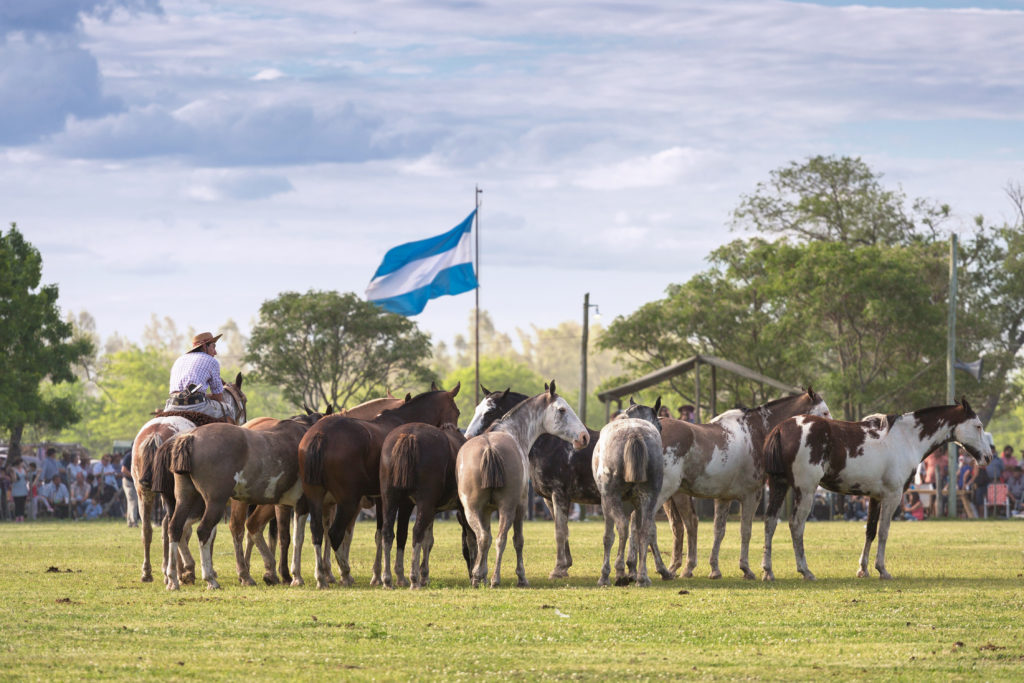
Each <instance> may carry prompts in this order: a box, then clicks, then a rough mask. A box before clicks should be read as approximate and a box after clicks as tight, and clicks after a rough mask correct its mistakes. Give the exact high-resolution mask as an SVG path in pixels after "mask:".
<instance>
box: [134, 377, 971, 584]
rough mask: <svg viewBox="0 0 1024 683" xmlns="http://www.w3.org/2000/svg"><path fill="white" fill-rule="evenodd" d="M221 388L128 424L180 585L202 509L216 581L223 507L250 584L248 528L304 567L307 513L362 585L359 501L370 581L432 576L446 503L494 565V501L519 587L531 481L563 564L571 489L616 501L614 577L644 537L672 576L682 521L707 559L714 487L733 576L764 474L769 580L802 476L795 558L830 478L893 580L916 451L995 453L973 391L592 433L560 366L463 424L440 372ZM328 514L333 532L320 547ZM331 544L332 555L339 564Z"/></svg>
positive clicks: (148, 508) (269, 556)
mask: <svg viewBox="0 0 1024 683" xmlns="http://www.w3.org/2000/svg"><path fill="white" fill-rule="evenodd" d="M225 387H226V391H225V396H226V397H227V399H228V404H229V406H230V407H231V409H232V415H233V419H232V422H210V421H209V420H208V418H205V416H202V415H199V414H195V413H176V414H158V415H157V417H155V418H154V419H152V420H150V421H149V422H147V423H146V424H145V425H144V426H143V428H142V429H141V430H140V431H139V434H138V435H137V436H136V438H135V441H134V443H133V446H132V453H133V458H132V474H133V478H134V480H135V482H136V487H137V489H138V492H139V497H140V501H141V502H142V505H143V520H144V523H143V529H142V537H143V549H144V561H143V566H142V580H143V581H152V580H153V576H152V569H151V563H150V544H151V540H152V528H151V524H150V520H151V518H152V509H153V505H154V504H155V501H156V497H157V496H158V495H159V496H160V498H161V499H162V502H163V504H164V506H165V510H166V512H167V514H165V515H164V521H163V534H162V536H163V541H164V542H163V550H164V558H163V566H162V569H163V574H164V582H165V585H166V587H167V588H168V589H171V590H176V589H178V588H179V587H180V584H181V583H183V582H185V583H188V582H193V581H194V580H195V562H194V560H193V559H192V557H191V555H190V553H189V551H188V539H189V535H190V529H191V526H192V524H193V523H197V527H196V529H197V536H198V539H199V546H200V555H201V569H202V578H203V579H204V580H205V581H206V582H207V585H208V586H209V587H210V588H218V587H219V584H218V582H217V574H216V572H215V571H214V568H213V558H212V548H213V542H214V539H215V537H216V527H217V523H218V521H220V519H221V518H222V517H223V516H224V514H225V511H226V509H227V508H228V507H229V506H230V523H229V529H230V531H231V535H232V539H233V541H234V547H235V559H236V565H237V571H238V577H239V581H240V582H241V583H243V584H246V585H253V584H254V583H255V581H254V580H253V579H252V576H251V575H250V573H249V560H250V553H251V548H252V546H253V545H255V547H256V548H257V549H258V550H259V552H260V554H261V555H262V557H263V561H264V568H265V572H264V576H263V579H264V581H265V582H266V583H268V584H274V583H278V582H279V581H280V580H283V581H285V582H290V583H291V584H292V585H302V583H303V579H302V576H301V550H302V545H303V537H304V530H305V522H306V519H307V518H308V520H309V524H310V530H311V537H312V541H313V546H314V558H315V574H316V581H317V585H318V587H320V588H327V587H328V586H329V585H330V584H332V583H340V584H341V585H351V584H352V583H353V578H352V572H351V566H350V563H349V559H348V558H349V547H350V545H351V542H352V535H353V531H354V526H355V521H356V518H357V517H358V514H359V511H360V509H361V508H362V507H364V506H368V505H376V508H377V517H376V519H377V535H376V543H377V555H376V559H375V562H374V568H373V579H372V581H371V584H372V585H384V586H386V587H393V586H396V585H398V586H407V585H408V586H411V587H413V588H422V587H425V586H427V585H428V583H429V580H430V552H431V549H432V546H433V533H432V527H433V521H434V517H435V514H436V513H437V512H441V511H446V510H450V511H455V512H456V515H457V518H458V520H459V522H460V524H461V526H462V551H463V556H464V559H465V561H466V567H467V573H468V575H469V579H470V582H471V584H472V585H473V586H474V587H475V586H478V585H479V584H480V583H482V582H485V581H486V580H487V575H488V562H487V560H488V555H489V550H490V546H491V541H492V535H491V518H492V515H493V513H495V512H496V513H497V523H498V530H497V536H496V537H495V545H496V554H495V566H494V571H493V574H492V575H491V577H490V584H491V586H498V585H500V583H501V564H502V557H503V555H504V551H505V547H506V542H507V537H508V532H509V530H510V529H511V530H512V535H513V547H514V548H515V551H516V576H517V585H519V586H526V585H528V582H527V579H526V572H525V566H524V563H523V518H524V515H525V512H526V500H527V491H528V486H529V485H530V484H531V483H532V485H533V488H534V490H535V491H536V493H537V494H538V495H539V496H541V497H542V498H543V499H544V500H545V502H546V503H547V505H548V507H549V509H550V510H551V512H552V516H553V518H554V522H555V524H554V526H555V546H556V561H555V567H554V569H553V570H552V571H551V574H550V576H551V578H559V577H567V576H568V570H569V568H570V567H571V566H572V564H573V562H572V554H571V552H570V548H569V540H568V518H569V508H570V505H571V504H572V503H574V502H576V503H582V504H600V505H601V508H602V512H603V514H604V519H605V534H604V563H603V566H602V569H601V574H600V579H599V581H598V583H599V585H608V584H609V583H610V582H611V579H610V573H611V561H610V559H611V550H612V546H613V545H614V541H615V534H616V532H617V533H618V536H619V545H618V550H617V556H616V562H615V571H616V576H615V583H616V584H617V585H626V584H630V583H634V582H635V583H636V584H637V585H641V586H643V585H649V584H650V578H649V577H648V574H647V565H646V558H647V550H648V548H649V549H650V551H651V555H652V557H653V559H654V562H655V567H656V570H657V571H658V573H659V574H660V575H661V577H662V578H664V579H671V578H674V577H675V576H676V574H677V571H678V570H679V569H680V568H681V567H683V562H682V547H683V541H684V539H685V540H686V542H687V559H686V565H685V568H683V576H687V577H689V576H692V575H693V569H694V568H695V566H696V562H697V546H696V528H697V516H696V513H695V511H694V508H693V505H692V501H691V497H702V498H713V499H715V518H714V519H715V521H714V541H713V544H712V549H711V557H710V564H711V574H710V576H711V578H719V577H721V575H722V574H721V571H720V569H719V566H718V554H719V549H720V546H721V542H722V539H723V537H724V535H725V524H726V519H727V517H728V513H729V507H730V504H731V502H732V501H733V500H738V501H739V502H740V538H741V548H740V562H739V566H740V570H741V571H742V572H743V576H744V577H745V578H748V579H753V578H756V577H755V575H754V573H753V572H752V571H751V569H750V564H749V549H750V536H751V531H752V526H753V518H754V512H755V510H756V509H757V506H758V504H759V503H760V500H761V497H762V495H763V492H764V490H765V484H766V482H767V486H768V491H769V498H768V503H767V506H766V513H765V544H764V555H763V558H762V563H761V566H762V569H763V579H764V580H772V579H774V574H773V571H772V553H771V550H772V537H773V535H774V532H775V528H776V526H777V523H778V517H779V513H780V510H781V508H782V503H783V501H784V499H785V497H786V494H787V492H788V491H790V490H792V491H793V503H794V504H793V508H792V514H791V517H790V520H789V524H790V531H791V534H792V539H793V549H794V553H795V556H796V564H797V570H798V571H799V572H800V573H801V574H802V575H803V577H804V578H805V579H813V578H814V575H813V573H811V571H810V569H809V568H808V567H807V561H806V557H805V554H804V548H803V530H804V524H805V522H806V519H807V516H808V514H809V512H810V509H811V506H812V504H813V499H814V495H813V494H814V491H815V489H816V488H817V487H818V486H819V485H820V486H823V487H825V488H826V489H829V490H831V491H835V492H838V493H842V494H858V495H867V496H869V497H870V501H871V502H870V506H869V516H868V523H867V530H866V534H865V536H866V539H865V544H864V550H863V552H862V554H861V558H860V566H859V571H858V576H867V575H868V555H869V551H870V548H871V545H872V543H873V541H874V539H875V536H876V533H877V536H878V550H877V553H876V561H875V568H876V569H877V571H878V573H879V576H880V577H881V578H892V577H891V575H890V574H889V573H888V571H887V570H886V567H885V545H886V541H887V537H888V530H889V522H890V520H891V519H892V516H893V513H894V512H895V510H896V507H897V506H898V505H899V503H900V499H901V497H902V494H903V491H904V490H905V489H906V487H907V485H908V483H909V481H910V479H911V477H912V475H913V472H914V469H915V467H916V465H917V463H918V462H920V460H921V459H922V458H923V457H924V456H925V455H927V453H929V452H931V451H932V450H934V449H935V448H937V447H939V446H941V445H943V444H945V443H949V442H956V443H959V444H960V445H961V446H962V447H963V448H964V449H965V450H966V451H967V452H968V453H969V454H970V455H972V456H973V457H974V458H975V459H976V460H978V461H979V462H980V463H981V464H983V465H984V464H987V462H988V461H989V459H990V458H991V452H990V450H989V447H988V445H987V442H986V441H985V439H984V432H983V427H982V425H981V422H980V420H979V419H978V417H977V416H976V415H975V414H974V412H973V411H972V410H971V408H970V406H969V405H968V404H967V401H966V399H963V400H961V401H959V402H957V403H956V404H954V405H951V406H936V407H932V408H925V409H922V410H918V411H914V412H910V413H904V414H902V415H872V416H869V417H868V418H866V419H865V420H863V421H861V422H843V421H838V420H833V419H831V416H830V413H829V410H828V406H827V405H826V404H825V401H824V400H823V399H822V397H821V396H820V395H819V394H817V393H815V392H814V391H813V390H811V389H810V388H808V389H807V390H806V391H805V392H803V393H801V394H797V395H793V396H786V397H783V398H780V399H776V400H774V401H771V402H769V403H766V404H764V405H761V406H759V407H756V408H752V409H735V410H729V411H726V412H724V413H722V414H720V415H718V416H717V417H715V418H714V419H713V420H712V421H711V422H709V423H706V424H700V425H698V424H691V423H689V422H683V421H680V420H674V419H671V418H660V419H659V418H658V417H657V414H658V408H659V407H660V399H659V400H658V402H657V403H656V404H655V405H654V406H653V407H650V406H644V405H638V404H635V403H633V402H632V401H631V402H630V403H631V405H630V406H629V408H627V409H626V410H625V411H624V412H623V414H622V415H620V416H619V417H617V418H616V419H614V420H612V421H611V422H609V423H608V424H607V425H606V426H605V427H604V428H603V429H602V430H601V431H600V432H595V431H592V430H589V429H588V428H587V427H586V426H585V425H584V424H583V423H582V422H581V421H580V419H579V418H578V417H577V415H576V414H575V413H574V412H573V410H572V408H571V407H570V406H569V404H568V403H567V402H566V401H565V399H564V398H562V397H560V396H558V394H557V392H556V388H555V382H554V381H552V382H551V383H550V384H547V385H545V390H544V392H542V393H540V394H538V395H536V396H533V397H527V396H526V395H524V394H517V393H515V392H512V391H510V390H509V389H506V390H505V391H497V392H491V391H488V390H487V389H486V388H485V387H482V386H481V389H482V390H483V391H484V394H485V397H484V399H483V401H481V403H480V404H479V405H478V406H477V407H476V411H475V413H474V415H473V418H472V420H471V421H470V424H469V426H468V427H467V429H466V431H465V434H463V433H462V432H460V431H459V430H458V429H457V428H456V422H457V420H458V418H459V410H458V408H457V407H456V405H455V400H454V399H455V397H456V395H457V394H458V392H459V389H460V386H456V387H454V388H453V389H451V390H450V391H446V390H443V389H439V388H437V387H436V386H434V385H432V386H431V389H430V391H427V392H425V393H423V394H420V395H418V396H415V397H413V396H409V395H407V396H406V397H405V398H404V399H401V398H394V397H390V396H389V397H387V398H383V399H376V400H373V401H368V402H367V403H364V404H362V405H360V406H357V407H355V408H353V409H351V410H348V411H340V412H337V413H332V412H331V410H330V408H328V410H327V412H326V413H324V414H321V413H317V412H314V411H311V410H309V409H306V411H305V414H304V415H298V416H295V417H293V418H290V419H287V420H277V419H273V418H266V417H261V418H257V419H255V420H252V421H249V422H247V421H246V412H245V402H246V398H245V394H244V393H243V392H242V376H241V374H239V375H238V376H237V377H236V379H235V382H234V383H231V384H225ZM662 506H663V507H664V509H665V512H666V514H667V516H668V520H669V526H670V528H671V531H672V534H673V559H672V563H671V565H670V566H667V567H666V566H665V564H664V562H663V560H662V557H661V553H660V551H659V548H658V544H657V534H656V526H655V524H654V516H655V513H656V511H657V510H658V508H659V507H662ZM414 507H415V508H416V510H417V515H416V522H415V525H414V527H413V534H412V537H413V538H412V561H411V566H410V577H409V579H406V577H405V575H404V564H405V562H404V548H405V546H406V541H407V536H408V523H409V519H410V517H411V514H412V511H413V508H414ZM275 516H276V518H277V525H278V530H279V533H278V536H279V537H280V545H281V552H280V564H279V571H280V576H281V578H280V579H279V578H278V569H277V568H275V551H274V548H273V547H271V546H270V545H268V543H267V542H266V541H265V540H264V538H263V528H264V526H265V525H266V523H267V522H268V521H269V520H270V519H271V518H272V517H275ZM292 518H293V519H292ZM292 522H293V523H292ZM396 526H397V537H396V533H395V529H396ZM289 529H291V532H292V533H291V534H289V533H288V530H289ZM325 529H326V531H327V537H328V540H329V544H330V545H329V547H325V545H324V531H325ZM246 536H247V537H248V539H247V540H248V544H246V538H245V537H246ZM396 538H397V542H398V543H397V550H396V553H395V558H394V562H392V558H391V552H392V548H393V547H394V544H395V540H396ZM627 539H628V543H629V552H628V557H627V556H626V553H625V547H626V543H627ZM246 545H248V547H246ZM289 546H292V557H291V564H290V567H289V566H288V562H287V554H288V549H289ZM331 551H333V553H334V557H335V559H336V561H337V565H338V569H339V572H340V576H339V577H337V578H336V577H335V576H334V574H333V572H332V566H331V565H332V562H331V556H330V553H331Z"/></svg>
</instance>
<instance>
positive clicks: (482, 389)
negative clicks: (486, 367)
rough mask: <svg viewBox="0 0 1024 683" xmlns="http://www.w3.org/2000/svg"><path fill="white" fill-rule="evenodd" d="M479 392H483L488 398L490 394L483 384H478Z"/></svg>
mask: <svg viewBox="0 0 1024 683" xmlns="http://www.w3.org/2000/svg"><path fill="white" fill-rule="evenodd" d="M480 391H482V392H484V396H489V395H490V393H491V391H490V390H489V389H488V388H487V387H485V386H484V385H483V382H481V383H480Z"/></svg>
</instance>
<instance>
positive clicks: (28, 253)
mask: <svg viewBox="0 0 1024 683" xmlns="http://www.w3.org/2000/svg"><path fill="white" fill-rule="evenodd" d="M42 265H43V259H42V256H41V255H40V253H39V251H38V250H37V249H36V248H35V247H33V246H32V245H31V244H29V243H28V242H27V241H26V240H25V238H24V237H23V236H22V234H21V233H20V232H19V231H18V228H17V226H16V225H14V224H13V223H12V224H11V229H10V230H8V231H7V232H6V233H0V428H3V429H4V430H5V431H7V432H8V434H9V435H10V456H9V457H12V458H14V457H20V455H21V440H22V434H23V433H24V429H25V427H26V426H29V425H46V426H49V427H50V428H54V429H59V428H61V427H63V426H65V425H68V424H72V423H74V422H75V421H77V420H78V419H79V414H78V412H77V411H76V409H75V404H74V401H73V400H70V399H69V398H68V397H66V396H60V395H56V394H44V392H43V391H41V384H42V382H43V381H44V380H49V381H50V382H52V383H55V384H60V383H64V382H73V381H75V374H74V372H73V369H72V367H73V366H74V365H75V364H76V363H78V362H79V361H80V360H81V359H83V358H85V357H88V356H89V355H90V354H91V353H92V343H91V341H90V340H89V339H87V338H85V337H78V338H75V337H74V335H73V328H72V325H71V324H70V323H69V322H67V321H65V320H62V319H61V315H60V309H59V308H58V306H57V298H58V294H59V290H58V288H57V285H42V286H40V279H41V275H42Z"/></svg>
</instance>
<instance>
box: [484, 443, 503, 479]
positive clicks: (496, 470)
mask: <svg viewBox="0 0 1024 683" xmlns="http://www.w3.org/2000/svg"><path fill="white" fill-rule="evenodd" d="M480 459H481V463H480V465H481V467H480V469H481V470H482V471H483V475H484V488H485V489H500V488H503V487H504V486H505V465H504V463H502V461H501V453H499V452H498V449H497V448H495V447H494V446H491V445H490V444H488V445H487V446H484V450H483V453H481V454H480Z"/></svg>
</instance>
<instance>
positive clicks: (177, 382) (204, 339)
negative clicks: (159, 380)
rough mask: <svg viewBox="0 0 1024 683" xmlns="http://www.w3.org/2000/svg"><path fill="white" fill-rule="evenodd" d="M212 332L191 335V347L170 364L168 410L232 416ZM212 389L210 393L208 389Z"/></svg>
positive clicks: (217, 416) (216, 416)
mask: <svg viewBox="0 0 1024 683" xmlns="http://www.w3.org/2000/svg"><path fill="white" fill-rule="evenodd" d="M220 337H221V335H219V334H218V335H217V336H216V337H215V336H213V335H212V334H210V333H209V332H201V333H199V334H197V335H196V336H194V337H192V348H191V349H189V351H188V352H186V353H185V354H183V355H182V356H180V357H179V358H178V359H177V360H176V361H174V365H173V366H172V367H171V382H170V397H169V398H168V399H167V405H166V406H164V410H165V411H166V412H183V411H189V412H197V413H203V414H204V415H209V416H210V417H214V418H218V419H219V418H224V417H228V418H230V417H231V412H230V409H229V407H228V405H227V404H226V403H224V381H223V380H221V378H220V363H219V362H217V359H216V358H215V356H216V355H217V340H218V339H220ZM207 389H209V390H210V394H209V396H207V394H206V390H207Z"/></svg>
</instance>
